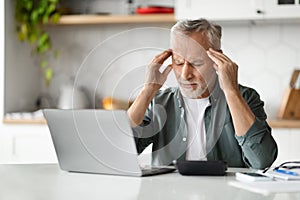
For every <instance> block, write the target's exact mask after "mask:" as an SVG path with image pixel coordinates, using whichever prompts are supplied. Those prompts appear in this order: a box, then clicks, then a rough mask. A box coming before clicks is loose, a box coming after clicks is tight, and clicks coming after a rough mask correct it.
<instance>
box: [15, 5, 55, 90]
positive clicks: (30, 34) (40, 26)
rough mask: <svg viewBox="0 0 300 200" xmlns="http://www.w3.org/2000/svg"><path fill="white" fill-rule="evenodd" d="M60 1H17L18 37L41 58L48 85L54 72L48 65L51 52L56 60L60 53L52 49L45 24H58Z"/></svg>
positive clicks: (41, 65)
mask: <svg viewBox="0 0 300 200" xmlns="http://www.w3.org/2000/svg"><path fill="white" fill-rule="evenodd" d="M57 5H58V0H15V19H16V22H17V24H16V26H17V33H18V37H19V39H20V40H21V41H28V42H29V43H30V44H31V46H32V48H33V51H34V52H35V53H36V54H37V55H38V56H39V57H40V59H41V61H40V67H41V68H42V70H43V73H44V76H45V81H46V85H49V84H50V81H51V79H52V76H53V70H52V68H51V67H50V66H49V65H48V61H47V58H48V57H49V52H51V53H53V56H54V57H55V58H56V57H57V56H58V52H57V51H54V50H53V49H51V40H50V37H49V34H48V32H47V31H46V28H45V26H44V25H45V24H47V23H54V24H55V23H57V22H58V21H59V18H60V13H59V11H58V10H57Z"/></svg>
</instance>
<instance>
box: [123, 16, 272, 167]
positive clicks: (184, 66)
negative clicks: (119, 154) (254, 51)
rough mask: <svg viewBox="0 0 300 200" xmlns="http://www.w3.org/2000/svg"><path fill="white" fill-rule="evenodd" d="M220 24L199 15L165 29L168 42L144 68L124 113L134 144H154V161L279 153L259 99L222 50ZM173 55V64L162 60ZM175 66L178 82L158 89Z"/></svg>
mask: <svg viewBox="0 0 300 200" xmlns="http://www.w3.org/2000/svg"><path fill="white" fill-rule="evenodd" d="M221 35H222V33H221V27H220V26H219V25H216V24H214V23H211V22H209V21H207V20H205V19H199V20H183V21H179V22H177V23H176V24H175V25H174V26H173V27H172V29H171V49H169V50H166V51H164V52H162V53H161V54H159V55H157V56H156V57H155V58H154V59H153V60H152V62H151V63H150V64H149V66H148V68H147V74H146V83H145V84H144V87H143V89H142V90H141V91H140V93H139V95H138V96H137V98H136V100H135V101H134V103H133V104H132V105H131V107H130V108H129V109H128V116H129V119H130V121H131V126H132V128H133V131H134V135H135V141H136V145H137V150H138V152H139V153H141V152H142V151H143V150H144V149H145V148H146V147H147V146H148V145H150V144H153V147H152V163H153V164H154V165H169V164H171V163H172V162H173V161H174V160H178V159H179V160H225V161H227V163H228V166H230V167H252V168H259V169H262V168H265V167H268V166H270V165H271V164H272V163H273V162H274V160H275V159H276V157H277V145H276V142H275V141H274V139H273V137H272V135H271V128H270V127H269V125H268V124H267V122H266V119H267V116H266V113H265V111H264V108H263V106H264V103H263V101H262V100H261V99H260V96H259V94H258V93H257V92H256V91H255V90H254V89H252V88H249V87H245V86H242V85H240V84H239V83H238V65H237V64H236V63H234V62H233V61H231V59H230V58H228V57H227V56H226V55H225V54H223V52H222V50H221ZM169 57H172V64H170V65H168V66H167V67H165V68H164V69H163V63H164V62H165V61H166V60H167V59H168V58H169ZM172 70H173V72H174V74H175V76H176V79H177V82H178V87H169V88H166V89H163V90H162V85H163V84H164V83H165V81H166V79H167V77H168V75H169V73H170V72H171V71H172Z"/></svg>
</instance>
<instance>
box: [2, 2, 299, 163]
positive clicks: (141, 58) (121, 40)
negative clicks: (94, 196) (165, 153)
mask: <svg viewBox="0 0 300 200" xmlns="http://www.w3.org/2000/svg"><path fill="white" fill-rule="evenodd" d="M61 2H62V4H61V5H62V6H63V7H64V8H66V9H65V12H66V15H67V14H68V15H69V16H72V15H75V14H76V16H82V17H84V16H89V15H91V14H93V15H97V16H107V19H105V18H104V20H100V21H97V20H96V22H95V21H89V20H87V21H86V22H82V21H81V22H79V21H76V20H80V18H76V19H74V20H73V21H72V22H65V23H60V24H58V25H46V28H47V30H48V31H49V32H50V36H51V41H52V45H53V46H52V47H53V48H55V49H57V50H58V51H59V57H58V58H57V59H55V58H51V59H50V60H49V63H50V64H51V66H52V68H53V78H52V80H51V83H50V85H49V86H46V84H45V79H44V76H43V74H42V73H41V68H40V67H39V66H38V65H39V64H38V60H37V59H36V58H35V57H34V56H33V53H32V50H31V49H30V46H29V45H28V44H27V43H21V42H20V41H19V40H18V38H17V36H16V26H15V19H14V1H12V0H5V1H4V2H3V3H4V4H5V5H3V6H2V5H0V7H1V9H2V11H1V12H0V13H1V15H4V16H1V17H3V18H4V19H3V20H5V23H4V25H5V32H4V31H2V30H1V31H2V32H1V37H4V43H5V44H3V43H1V48H2V49H4V55H2V56H3V57H4V61H2V60H1V68H0V69H1V71H0V77H1V83H0V106H1V107H0V111H1V119H2V120H1V124H0V163H43V162H50V163H53V162H54V163H55V162H57V159H56V156H55V153H54V148H53V145H52V140H51V137H50V134H49V131H48V128H47V125H46V124H45V121H44V120H43V117H42V115H41V113H40V109H41V108H47V107H63V106H67V107H68V106H69V105H68V101H67V100H64V98H68V97H67V96H68V94H70V91H73V90H74V91H77V96H76V97H77V98H78V99H79V100H78V106H79V107H86V108H105V106H107V105H106V104H105V103H107V104H112V100H113V101H114V102H116V104H118V103H119V106H121V107H122V105H123V104H124V102H125V107H126V102H128V101H132V100H134V97H135V95H136V94H137V93H138V91H139V89H140V88H141V86H142V84H143V80H144V72H145V67H146V66H147V64H148V63H149V62H150V61H151V60H152V58H153V57H154V56H155V55H156V54H158V53H159V52H161V51H162V50H163V49H167V48H168V47H169V30H170V28H171V27H172V25H173V24H174V23H175V22H176V20H178V19H184V18H193V19H196V18H200V17H203V18H207V19H211V20H214V21H216V22H217V23H219V24H220V25H222V27H223V36H222V49H223V52H224V53H225V54H226V55H228V56H229V57H230V58H231V59H232V60H233V61H235V62H236V63H238V65H239V82H240V83H241V84H244V85H247V86H250V87H253V88H255V89H256V90H257V91H258V92H259V94H260V95H261V99H262V100H264V101H265V109H266V112H267V114H268V119H269V122H270V124H271V126H272V127H273V135H274V137H275V139H276V141H277V143H278V145H279V157H278V159H277V161H276V163H280V162H283V161H285V160H299V159H300V147H299V145H298V144H299V142H300V119H298V120H280V119H278V118H277V113H278V110H279V107H280V105H281V100H282V98H283V95H284V91H285V89H287V88H288V86H289V81H290V78H291V75H292V72H293V70H294V69H297V68H298V69H299V68H300V37H299V35H300V26H299V24H300V5H299V4H300V2H299V1H296V0H295V1H293V0H292V1H291V0H289V1H284V0H278V1H277V0H260V1H256V0H253V1H249V2H248V3H245V2H244V1H243V2H242V1H241V2H240V1H238V0H228V1H221V0H212V1H209V3H208V2H207V1H204V0H187V1H183V0H180V2H179V0H178V1H173V0H164V1H154V0H153V1H145V0H144V1H143V0H140V1H138V0H136V1H134V0H133V1H126V0H85V1H74V0H73V1H71V0H68V1H61ZM79 2H80V3H79ZM158 8H161V10H160V9H158ZM138 12H140V13H138ZM151 12H152V13H151ZM153 12H154V13H155V14H156V15H159V16H161V17H160V18H159V19H157V18H155V16H154V18H153V19H150V20H146V21H144V19H145V17H149V16H152V15H155V14H153ZM2 13H3V14H2ZM149 13H150V14H149ZM161 13H164V14H163V15H162V14H161ZM120 15H121V16H122V17H121V18H120V19H119V21H114V20H112V21H111V22H110V20H111V19H110V18H109V17H110V16H112V17H113V16H120ZM130 17H136V18H134V20H130V19H131V18H130ZM65 19H67V18H65ZM127 19H129V21H126V20H127ZM136 19H137V21H136ZM1 20H2V18H1ZM106 20H107V21H106ZM123 20H125V22H124V21H123ZM61 21H63V17H62V18H61ZM1 24H3V23H2V22H1ZM1 28H2V27H1ZM4 33H5V34H4ZM2 34H3V35H2ZM168 62H169V61H168ZM173 85H176V81H175V79H174V76H173V75H171V76H170V78H169V79H168V81H167V83H166V86H173ZM296 85H297V87H298V88H299V87H300V84H299V81H298V82H297V84H296ZM69 86H71V89H70V87H69ZM299 101H300V100H299ZM108 106H116V107H117V106H118V105H108Z"/></svg>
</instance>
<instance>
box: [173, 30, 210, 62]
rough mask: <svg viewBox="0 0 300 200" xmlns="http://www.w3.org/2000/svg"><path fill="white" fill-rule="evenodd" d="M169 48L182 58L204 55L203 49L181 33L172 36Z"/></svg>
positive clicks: (192, 39)
mask: <svg viewBox="0 0 300 200" xmlns="http://www.w3.org/2000/svg"><path fill="white" fill-rule="evenodd" d="M171 48H172V50H173V52H174V53H176V54H178V55H180V56H182V57H195V56H196V57H202V56H204V55H206V50H205V48H204V47H203V46H202V45H201V44H200V43H199V42H198V41H196V40H195V39H194V38H192V37H190V36H189V35H185V34H183V33H176V34H175V33H174V34H172V40H171Z"/></svg>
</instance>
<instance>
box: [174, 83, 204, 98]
mask: <svg viewBox="0 0 300 200" xmlns="http://www.w3.org/2000/svg"><path fill="white" fill-rule="evenodd" d="M179 89H180V91H181V94H182V96H184V97H187V98H190V99H197V98H200V97H201V96H202V95H203V94H204V93H205V92H206V91H207V90H208V88H207V87H205V88H200V89H197V90H187V89H185V88H182V87H180V86H179Z"/></svg>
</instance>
